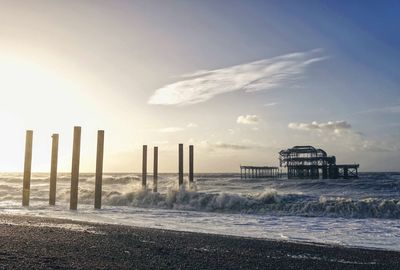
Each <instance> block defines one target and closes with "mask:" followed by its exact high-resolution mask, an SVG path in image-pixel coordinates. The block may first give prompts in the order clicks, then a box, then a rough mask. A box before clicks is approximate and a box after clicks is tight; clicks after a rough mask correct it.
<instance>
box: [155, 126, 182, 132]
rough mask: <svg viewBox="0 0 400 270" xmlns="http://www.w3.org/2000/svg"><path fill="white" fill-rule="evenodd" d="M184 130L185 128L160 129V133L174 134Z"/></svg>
mask: <svg viewBox="0 0 400 270" xmlns="http://www.w3.org/2000/svg"><path fill="white" fill-rule="evenodd" d="M182 130H184V128H183V127H166V128H160V129H158V132H163V133H172V132H178V131H182Z"/></svg>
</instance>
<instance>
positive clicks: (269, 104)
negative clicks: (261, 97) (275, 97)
mask: <svg viewBox="0 0 400 270" xmlns="http://www.w3.org/2000/svg"><path fill="white" fill-rule="evenodd" d="M277 104H278V103H277V102H270V103H266V104H264V107H272V106H275V105H277Z"/></svg>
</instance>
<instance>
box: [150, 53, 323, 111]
mask: <svg viewBox="0 0 400 270" xmlns="http://www.w3.org/2000/svg"><path fill="white" fill-rule="evenodd" d="M320 54H321V50H320V49H315V50H311V51H305V52H296V53H290V54H285V55H281V56H277V57H273V58H269V59H262V60H258V61H254V62H250V63H244V64H240V65H235V66H230V67H225V68H220V69H213V70H202V71H197V72H194V73H191V74H187V75H185V76H183V77H181V78H182V80H179V81H176V82H174V83H171V84H167V85H165V86H163V87H161V88H159V89H157V90H156V91H155V92H154V94H153V95H152V96H151V97H150V99H149V100H148V103H149V104H157V105H188V104H195V103H200V102H205V101H207V100H210V99H211V98H213V97H214V96H217V95H220V94H224V93H229V92H234V91H245V92H256V91H261V90H269V89H273V88H278V87H281V86H283V85H288V84H289V85H290V84H291V83H293V82H294V81H295V80H297V79H299V78H300V77H301V75H302V74H304V73H305V71H306V68H307V67H308V66H309V65H310V64H312V63H315V62H318V61H321V60H323V59H325V58H326V57H323V56H320Z"/></svg>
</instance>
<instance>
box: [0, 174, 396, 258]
mask: <svg viewBox="0 0 400 270" xmlns="http://www.w3.org/2000/svg"><path fill="white" fill-rule="evenodd" d="M359 176H360V177H359V178H358V179H285V178H277V179H240V175H239V174H227V173H220V174H216V173H209V174H195V182H194V183H193V184H192V185H190V186H189V185H188V182H187V177H185V185H184V186H183V187H181V188H178V185H177V183H178V178H177V174H160V175H159V177H158V192H153V191H152V182H153V179H152V177H151V175H149V176H148V177H147V183H148V186H147V189H146V190H143V189H142V186H141V184H142V183H141V181H142V180H141V175H140V174H134V173H132V174H127V173H106V174H104V175H103V194H102V209H101V210H95V209H94V207H93V205H94V188H95V176H94V174H89V173H87V174H80V178H79V201H78V210H76V211H74V210H69V199H70V186H71V180H70V174H67V173H60V174H58V179H57V196H56V198H57V201H56V206H49V204H48V200H49V175H48V174H45V173H34V174H32V179H31V193H30V206H29V207H22V174H18V173H1V174H0V214H9V215H24V216H39V217H50V218H63V219H69V220H76V221H88V222H97V223H106V224H122V225H128V226H140V227H148V228H157V229H164V230H177V231H185V232H201V233H209V234H222V235H233V236H241V237H250V238H262V239H273V240H281V241H292V242H301V243H317V244H333V245H341V246H350V247H363V248H371V249H384V250H397V251H400V173H399V172H392V173H389V172H385V173H382V172H376V173H360V174H359Z"/></svg>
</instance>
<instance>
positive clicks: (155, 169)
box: [153, 146, 158, 192]
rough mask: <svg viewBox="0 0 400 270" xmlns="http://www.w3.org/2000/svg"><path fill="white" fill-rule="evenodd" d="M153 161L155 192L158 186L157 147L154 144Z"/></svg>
mask: <svg viewBox="0 0 400 270" xmlns="http://www.w3.org/2000/svg"><path fill="white" fill-rule="evenodd" d="M153 159H154V163H153V192H157V186H158V147H157V146H154V156H153Z"/></svg>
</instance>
